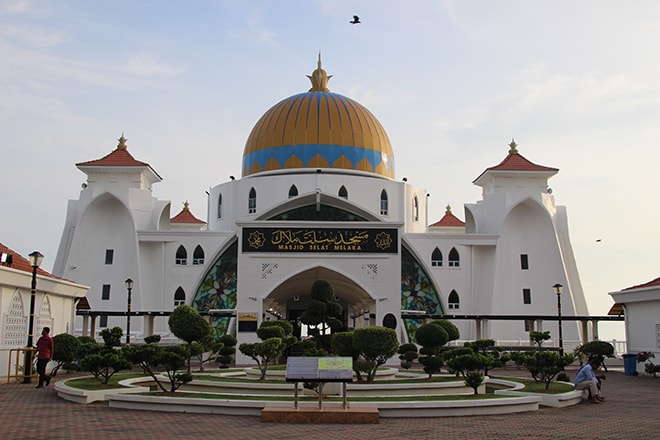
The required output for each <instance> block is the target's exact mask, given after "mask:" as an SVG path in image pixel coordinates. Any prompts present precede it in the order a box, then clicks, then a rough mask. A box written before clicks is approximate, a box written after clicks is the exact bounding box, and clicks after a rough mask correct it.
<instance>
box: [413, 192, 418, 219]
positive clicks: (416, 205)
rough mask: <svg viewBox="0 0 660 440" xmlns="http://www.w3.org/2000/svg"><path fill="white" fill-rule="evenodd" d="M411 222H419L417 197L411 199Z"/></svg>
mask: <svg viewBox="0 0 660 440" xmlns="http://www.w3.org/2000/svg"><path fill="white" fill-rule="evenodd" d="M413 220H414V221H416V222H418V221H419V199H418V198H417V196H415V197H414V198H413Z"/></svg>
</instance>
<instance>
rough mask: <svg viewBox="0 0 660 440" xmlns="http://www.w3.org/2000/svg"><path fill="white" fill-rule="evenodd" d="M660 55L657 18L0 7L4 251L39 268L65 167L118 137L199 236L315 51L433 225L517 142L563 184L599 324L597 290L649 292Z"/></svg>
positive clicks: (592, 7)
mask: <svg viewBox="0 0 660 440" xmlns="http://www.w3.org/2000/svg"><path fill="white" fill-rule="evenodd" d="M353 14H357V15H359V16H360V17H361V19H362V22H363V23H362V24H360V25H355V26H353V25H350V24H349V23H348V22H349V20H350V19H351V17H352V15H353ZM659 43H660V3H658V2H657V1H653V0H649V1H635V2H620V1H609V0H591V1H556V0H555V1H529V0H519V1H518V0H510V1H507V0H500V1H496V2H495V1H493V2H486V1H477V0H461V1H424V0H420V1H409V2H402V1H383V0H364V1H336V0H333V1H312V0H308V1H304V0H297V1H295V0H290V1H277V2H276V1H268V0H261V1H239V0H234V1H211V0H190V1H171V2H165V1H157V0H152V1H140V0H132V1H129V0H124V1H122V0H112V1H84V0H58V1H47V0H35V1H31V0H4V1H3V2H2V3H1V4H0V134H1V135H2V143H3V146H2V148H1V156H0V163H1V164H2V175H3V182H4V191H2V195H1V196H0V201H2V207H3V215H2V216H1V217H0V230H1V231H2V237H1V240H2V242H3V243H5V244H6V245H8V246H9V247H11V248H13V249H15V250H16V251H18V252H20V253H22V254H23V255H27V254H28V253H29V252H31V251H32V250H35V249H37V250H40V251H41V252H42V253H44V254H45V255H46V259H45V261H44V267H45V268H47V269H50V268H51V267H52V264H53V262H54V259H55V254H56V252H57V246H58V244H59V239H60V236H61V233H62V227H63V224H64V217H65V213H66V204H67V200H68V199H77V198H78V191H79V189H80V184H81V183H82V182H83V181H84V180H85V176H84V174H83V173H81V172H80V171H78V170H77V169H76V168H75V166H74V164H75V163H77V162H82V161H87V160H92V159H98V158H100V157H102V156H104V155H106V154H108V153H109V152H110V151H111V150H113V149H114V147H115V146H116V144H117V138H119V136H120V135H121V134H122V132H123V133H124V134H125V135H126V137H127V138H128V147H129V151H130V152H131V153H132V154H133V155H134V157H136V158H137V159H138V160H141V161H144V162H148V163H149V164H151V166H152V167H153V168H154V169H155V170H156V171H157V172H158V173H159V174H160V175H161V176H162V177H163V178H164V181H163V182H162V183H160V184H157V185H155V187H154V195H155V196H156V197H158V198H160V199H165V200H171V201H172V206H173V208H172V215H175V214H176V213H177V212H178V211H179V209H180V208H181V207H182V203H183V202H184V201H185V200H189V201H190V203H191V209H192V210H193V212H194V214H195V215H196V216H197V217H200V218H205V217H206V194H205V192H204V191H205V190H206V189H207V188H208V187H210V186H214V185H216V184H218V183H221V182H224V181H225V180H226V179H227V177H228V176H229V175H237V176H238V175H240V166H241V156H242V151H243V146H244V143H245V140H246V139H247V136H248V134H249V132H250V130H251V128H252V126H253V125H254V123H255V122H256V121H257V120H258V119H259V117H260V116H261V115H262V114H263V113H264V112H265V111H266V110H267V109H268V108H269V107H270V106H272V105H273V104H275V103H276V102H278V101H280V100H281V99H283V98H285V97H287V96H290V95H293V94H296V93H299V92H303V91H306V90H307V89H308V88H309V81H308V80H307V78H306V77H305V75H308V74H310V73H311V72H312V70H314V68H315V67H316V58H317V54H318V52H319V50H320V51H321V52H322V56H323V67H324V68H325V70H327V72H328V73H329V74H332V75H334V77H333V78H332V79H331V81H330V83H329V87H330V89H331V90H332V91H334V92H337V93H341V94H343V95H346V96H349V97H351V98H353V99H355V100H357V101H359V102H360V103H362V104H363V105H365V106H366V107H367V108H369V109H370V110H371V111H372V113H374V115H375V116H376V117H377V118H378V119H379V120H380V121H381V123H382V124H383V126H384V127H385V129H386V131H387V132H388V135H389V136H390V139H391V141H392V144H393V148H394V153H395V158H396V177H397V179H400V178H402V177H404V176H406V177H408V180H409V182H410V183H413V184H416V185H419V186H421V187H423V188H426V189H427V190H428V191H429V192H430V193H431V203H432V206H431V209H430V219H429V220H430V221H431V222H433V221H436V220H438V219H439V218H440V217H441V216H442V214H443V213H444V209H445V206H446V205H447V204H450V205H451V206H452V207H453V210H454V213H455V214H457V215H458V216H459V217H460V218H462V219H463V218H464V214H463V207H462V205H463V203H472V202H475V201H476V200H478V199H479V198H480V191H479V188H477V187H475V186H474V185H472V183H471V182H472V180H473V179H474V178H476V177H477V176H478V175H479V174H480V173H481V172H482V171H483V170H484V169H485V168H487V167H489V166H493V165H496V164H497V163H499V162H500V161H501V160H502V159H503V158H504V157H505V155H506V153H507V150H508V146H507V144H508V143H509V142H510V141H511V138H512V137H515V139H516V142H518V144H519V150H520V152H521V154H523V155H524V156H525V157H527V158H528V159H529V160H531V161H533V162H535V163H538V164H541V165H546V166H552V167H556V168H559V169H560V172H559V174H558V175H557V176H555V177H554V178H553V179H552V180H551V181H550V184H551V186H552V188H553V190H554V195H555V197H556V201H557V204H560V205H566V206H567V208H568V215H569V225H570V228H571V236H572V240H573V246H574V250H575V254H576V258H577V262H578V267H579V269H580V273H581V277H582V284H583V287H584V289H585V292H586V296H587V301H588V304H589V308H590V311H591V313H593V314H605V313H606V312H607V311H608V310H609V307H610V306H611V304H612V300H611V298H610V297H609V295H607V292H609V291H614V290H618V289H621V288H625V287H628V286H631V285H635V284H639V283H643V282H646V281H649V280H651V279H653V278H656V277H658V276H660V264H658V261H659V259H658V249H660V233H659V232H658V224H659V223H660V207H659V204H658V195H657V190H656V188H655V186H653V185H652V176H653V175H654V174H655V172H656V170H657V169H658V164H659V162H660V160H659V159H660V81H658V78H660V58H658V56H657V47H658V44H659ZM597 239H601V240H602V241H601V242H596V240H597ZM548 294H552V289H551V288H550V286H548ZM620 328H621V327H617V328H615V329H614V330H612V331H611V334H612V335H614V336H610V331H609V330H608V329H607V326H604V327H603V334H602V337H604V338H605V337H608V336H610V337H617V338H619V339H621V338H623V334H622V332H620Z"/></svg>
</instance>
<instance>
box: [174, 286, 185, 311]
mask: <svg viewBox="0 0 660 440" xmlns="http://www.w3.org/2000/svg"><path fill="white" fill-rule="evenodd" d="M185 303H186V292H185V290H183V288H182V287H179V288H178V289H176V292H174V307H177V306H180V305H181V304H185Z"/></svg>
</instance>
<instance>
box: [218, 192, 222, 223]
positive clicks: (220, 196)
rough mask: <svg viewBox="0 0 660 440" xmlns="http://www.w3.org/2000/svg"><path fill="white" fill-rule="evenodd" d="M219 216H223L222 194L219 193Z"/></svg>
mask: <svg viewBox="0 0 660 440" xmlns="http://www.w3.org/2000/svg"><path fill="white" fill-rule="evenodd" d="M218 218H222V194H218Z"/></svg>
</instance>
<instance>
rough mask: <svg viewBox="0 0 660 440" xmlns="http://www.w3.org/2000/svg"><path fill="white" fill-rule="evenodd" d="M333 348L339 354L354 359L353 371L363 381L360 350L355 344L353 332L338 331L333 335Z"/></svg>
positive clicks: (359, 380)
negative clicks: (359, 361)
mask: <svg viewBox="0 0 660 440" xmlns="http://www.w3.org/2000/svg"><path fill="white" fill-rule="evenodd" d="M331 346H332V349H333V350H334V352H335V354H336V355H337V356H345V357H350V358H352V359H353V371H354V372H355V376H356V378H357V380H358V382H362V370H361V369H360V364H359V363H358V359H359V358H360V352H359V351H358V350H357V349H356V348H355V347H354V346H353V332H337V333H334V334H333V335H332V342H331Z"/></svg>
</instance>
